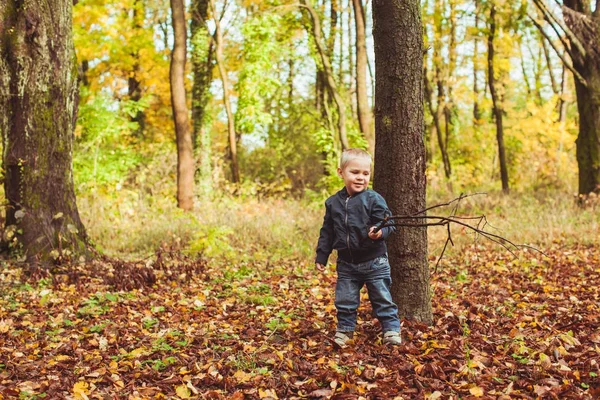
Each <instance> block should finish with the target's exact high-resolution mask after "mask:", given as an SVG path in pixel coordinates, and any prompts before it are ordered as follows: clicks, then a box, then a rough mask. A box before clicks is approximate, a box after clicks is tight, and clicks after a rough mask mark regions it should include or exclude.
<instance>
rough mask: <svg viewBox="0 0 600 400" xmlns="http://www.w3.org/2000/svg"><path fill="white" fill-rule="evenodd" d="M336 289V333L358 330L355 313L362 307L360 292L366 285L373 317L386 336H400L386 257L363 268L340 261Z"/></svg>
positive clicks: (375, 260) (362, 264)
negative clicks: (398, 334)
mask: <svg viewBox="0 0 600 400" xmlns="http://www.w3.org/2000/svg"><path fill="white" fill-rule="evenodd" d="M337 275H338V277H337V282H336V285H335V308H336V309H337V320H338V325H337V330H338V331H340V332H353V331H354V328H355V327H356V310H357V309H358V306H359V305H360V289H361V288H362V287H363V285H365V284H366V285H367V291H368V293H369V300H370V301H371V305H372V306H373V314H375V317H377V319H378V320H379V322H380V323H381V327H382V330H383V332H387V331H396V332H400V319H399V318H398V307H397V306H396V304H395V303H394V301H393V300H392V294H391V293H390V286H391V284H392V278H391V275H390V263H389V261H388V257H387V255H383V256H380V257H377V258H375V259H373V260H369V261H365V262H363V263H360V264H351V263H348V262H345V261H342V260H338V264H337Z"/></svg>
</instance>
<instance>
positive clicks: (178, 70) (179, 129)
mask: <svg viewBox="0 0 600 400" xmlns="http://www.w3.org/2000/svg"><path fill="white" fill-rule="evenodd" d="M171 16H172V21H173V35H174V43H173V51H172V52H171V70H170V78H171V105H172V107H173V119H174V121H175V135H176V141H177V205H178V206H179V208H181V209H183V210H186V211H189V210H192V209H193V208H194V148H193V145H192V133H191V130H190V123H189V118H188V108H187V104H186V94H185V61H186V52H187V49H186V48H187V44H186V41H187V28H186V22H185V5H184V3H183V0H171Z"/></svg>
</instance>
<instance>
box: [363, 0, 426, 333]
mask: <svg viewBox="0 0 600 400" xmlns="http://www.w3.org/2000/svg"><path fill="white" fill-rule="evenodd" d="M373 21H374V29H373V35H374V40H375V75H376V78H375V132H376V135H377V139H376V142H375V181H374V183H375V189H376V190H377V191H378V192H380V193H381V194H382V195H383V197H384V198H385V199H386V200H387V201H388V205H389V207H390V209H391V210H392V212H393V213H394V214H412V213H415V212H417V211H419V210H422V209H424V208H425V187H426V182H425V164H426V163H425V145H424V142H423V129H424V121H423V119H424V116H423V28H422V24H421V10H420V7H419V0H405V1H402V2H396V1H389V0H373ZM388 244H389V257H390V261H391V265H392V279H393V282H394V283H393V286H392V296H393V298H394V300H395V301H396V303H397V304H398V309H399V313H400V316H401V317H406V318H410V319H414V320H418V321H423V322H425V323H428V324H431V323H432V319H433V316H432V309H431V287H430V284H429V266H428V264H427V230H426V228H403V227H400V228H399V229H398V232H397V233H396V234H395V235H393V236H392V237H390V239H389V241H388Z"/></svg>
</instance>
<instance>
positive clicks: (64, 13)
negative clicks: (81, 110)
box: [0, 0, 88, 262]
mask: <svg viewBox="0 0 600 400" xmlns="http://www.w3.org/2000/svg"><path fill="white" fill-rule="evenodd" d="M77 78H78V64H77V60H76V58H75V52H74V48H73V35H72V1H71V0H54V1H52V2H46V1H39V0H28V1H20V0H3V1H2V2H0V110H1V111H0V132H1V133H2V140H3V144H4V153H3V155H2V161H3V168H4V170H5V179H4V190H5V196H6V199H7V202H8V207H7V208H6V226H5V228H6V229H5V233H4V240H5V244H8V245H9V249H10V250H12V251H13V254H18V255H22V256H25V257H26V258H27V259H28V260H29V261H31V262H36V261H38V260H39V261H41V262H46V261H48V260H49V259H51V258H56V257H58V256H63V257H64V256H67V255H69V254H73V255H75V256H80V255H87V254H88V250H87V246H86V241H87V240H86V239H87V238H86V232H85V228H84V226H83V224H82V223H81V219H80V218H79V212H78V210H77V204H76V201H75V192H74V185H73V169H72V156H73V129H74V127H75V122H76V120H77V107H78V82H77ZM67 250H68V252H67Z"/></svg>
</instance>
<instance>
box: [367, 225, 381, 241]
mask: <svg viewBox="0 0 600 400" xmlns="http://www.w3.org/2000/svg"><path fill="white" fill-rule="evenodd" d="M374 230H375V227H374V226H372V227H371V229H369V237H370V238H371V239H373V240H377V239H380V238H381V236H382V235H383V233H382V232H381V229H380V230H378V231H377V233H374V232H373V231H374Z"/></svg>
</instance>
